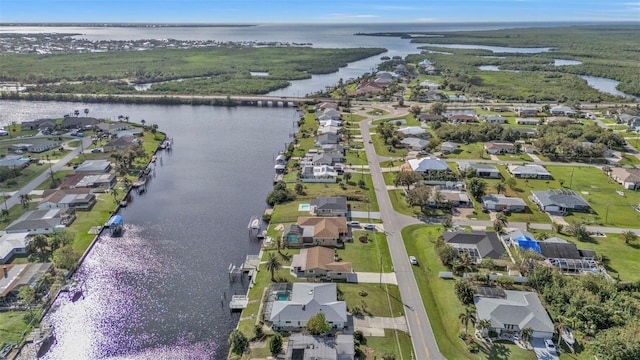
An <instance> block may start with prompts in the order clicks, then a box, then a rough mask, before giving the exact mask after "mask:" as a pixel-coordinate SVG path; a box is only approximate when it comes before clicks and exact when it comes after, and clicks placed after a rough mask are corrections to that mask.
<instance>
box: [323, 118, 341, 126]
mask: <svg viewBox="0 0 640 360" xmlns="http://www.w3.org/2000/svg"><path fill="white" fill-rule="evenodd" d="M325 126H335V127H342V121H340V120H333V119H329V120H320V127H325Z"/></svg>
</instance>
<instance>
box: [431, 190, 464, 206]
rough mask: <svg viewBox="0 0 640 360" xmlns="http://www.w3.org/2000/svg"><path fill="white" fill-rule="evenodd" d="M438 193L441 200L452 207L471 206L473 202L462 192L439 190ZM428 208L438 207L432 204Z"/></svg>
mask: <svg viewBox="0 0 640 360" xmlns="http://www.w3.org/2000/svg"><path fill="white" fill-rule="evenodd" d="M439 193H440V196H441V200H444V201H445V202H447V203H449V204H451V206H453V207H470V206H473V202H472V201H471V199H470V198H469V195H467V193H466V192H465V191H464V190H439ZM430 206H438V204H437V203H435V202H434V203H432V204H430Z"/></svg>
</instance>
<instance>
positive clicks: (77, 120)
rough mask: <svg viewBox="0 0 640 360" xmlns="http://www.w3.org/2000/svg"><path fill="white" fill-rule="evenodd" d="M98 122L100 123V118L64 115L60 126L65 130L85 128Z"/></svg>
mask: <svg viewBox="0 0 640 360" xmlns="http://www.w3.org/2000/svg"><path fill="white" fill-rule="evenodd" d="M98 123H100V120H98V119H95V118H90V117H73V116H65V118H64V119H63V120H62V123H61V124H60V127H61V128H62V129H66V130H71V129H85V128H91V127H93V126H95V125H98Z"/></svg>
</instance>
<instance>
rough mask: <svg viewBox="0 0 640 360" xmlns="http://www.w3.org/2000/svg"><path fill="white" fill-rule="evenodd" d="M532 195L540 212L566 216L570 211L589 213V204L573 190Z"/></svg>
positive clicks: (552, 190)
mask: <svg viewBox="0 0 640 360" xmlns="http://www.w3.org/2000/svg"><path fill="white" fill-rule="evenodd" d="M531 193H532V196H531V200H532V201H533V202H534V203H536V204H537V205H538V207H539V208H540V210H542V211H544V212H548V213H550V214H559V215H564V214H566V213H567V212H568V211H589V203H588V202H586V201H585V200H584V199H583V198H582V197H581V196H580V195H578V194H577V193H576V192H575V191H573V190H567V189H551V190H546V191H532V192H531Z"/></svg>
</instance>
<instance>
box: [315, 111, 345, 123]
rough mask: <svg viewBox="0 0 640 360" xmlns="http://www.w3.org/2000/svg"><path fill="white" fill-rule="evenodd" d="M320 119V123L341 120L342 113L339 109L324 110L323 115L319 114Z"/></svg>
mask: <svg viewBox="0 0 640 360" xmlns="http://www.w3.org/2000/svg"><path fill="white" fill-rule="evenodd" d="M317 117H318V121H326V120H338V121H339V120H340V118H341V117H342V114H340V111H338V109H335V108H326V109H324V110H322V113H320V114H317Z"/></svg>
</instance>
